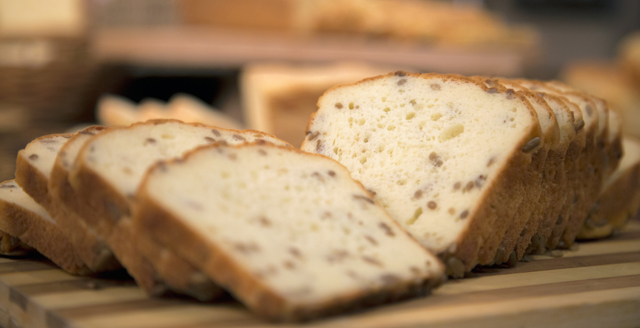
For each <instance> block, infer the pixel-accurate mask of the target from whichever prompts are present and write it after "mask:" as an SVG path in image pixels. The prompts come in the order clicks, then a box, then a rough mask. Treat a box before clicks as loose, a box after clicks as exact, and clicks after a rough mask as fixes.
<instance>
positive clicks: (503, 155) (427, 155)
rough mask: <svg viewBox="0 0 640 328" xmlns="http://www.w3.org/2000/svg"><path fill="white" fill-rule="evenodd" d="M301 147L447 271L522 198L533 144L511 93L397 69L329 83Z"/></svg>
mask: <svg viewBox="0 0 640 328" xmlns="http://www.w3.org/2000/svg"><path fill="white" fill-rule="evenodd" d="M318 105H319V110H318V112H317V113H316V114H315V115H314V116H313V118H312V120H311V122H310V123H309V127H308V130H309V131H308V132H307V137H306V140H305V142H304V144H303V146H302V150H305V151H311V152H316V153H320V154H323V155H326V156H329V157H331V158H333V159H336V160H338V161H339V162H340V163H342V164H343V165H345V166H346V167H347V168H348V169H349V170H350V171H351V172H352V174H353V176H354V178H355V179H357V180H359V181H361V182H362V183H363V184H364V186H365V187H366V188H367V189H368V190H370V192H371V193H372V194H374V196H375V198H376V200H378V201H379V202H380V203H381V204H382V206H383V207H385V209H387V211H389V213H390V214H391V216H392V217H393V218H394V219H395V220H396V221H397V222H398V223H400V225H401V226H402V227H403V228H405V229H406V230H407V231H408V232H409V233H411V234H412V235H413V236H414V237H415V238H416V239H417V240H418V241H419V242H420V243H421V244H422V245H423V246H425V247H427V248H428V249H430V250H432V251H434V252H436V253H438V254H439V256H440V257H441V258H443V259H444V260H445V264H447V266H448V273H449V274H451V275H454V276H462V275H463V274H464V272H465V271H468V270H471V269H472V268H473V267H474V266H475V265H476V264H477V255H478V252H479V250H480V248H481V247H482V246H483V245H484V244H487V245H493V244H495V245H498V244H499V242H500V238H501V237H502V236H503V235H504V232H505V231H506V228H507V227H506V225H504V224H503V225H497V224H496V223H497V222H498V223H499V222H501V221H499V220H500V218H512V217H514V215H515V213H516V211H517V207H518V206H519V204H520V203H521V201H522V199H523V198H524V195H523V193H524V184H523V180H522V177H521V175H522V173H523V172H524V171H525V170H526V168H527V166H528V165H529V163H530V162H531V155H532V153H534V152H535V151H536V150H537V149H538V148H539V147H540V146H542V144H543V140H542V138H543V135H542V132H541V130H540V124H539V123H538V118H537V115H536V113H535V110H534V109H533V108H532V107H531V105H530V104H529V102H528V101H527V100H526V99H525V98H524V97H523V96H522V95H520V94H519V93H517V92H499V90H497V89H496V88H488V87H487V86H485V85H484V84H483V83H478V82H476V81H474V80H472V79H469V78H465V77H462V76H458V75H438V74H422V75H418V74H408V73H404V72H397V73H394V74H389V75H385V76H381V77H376V78H371V79H366V80H363V81H361V82H358V83H356V84H352V85H346V86H340V87H336V88H333V89H331V90H329V91H328V92H327V93H325V95H324V96H322V98H320V100H319V101H318Z"/></svg>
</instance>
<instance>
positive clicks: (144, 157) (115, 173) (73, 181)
mask: <svg viewBox="0 0 640 328" xmlns="http://www.w3.org/2000/svg"><path fill="white" fill-rule="evenodd" d="M252 141H262V142H271V143H275V144H279V145H287V144H286V143H285V142H283V141H281V140H279V139H276V138H275V137H272V136H270V135H267V134H264V133H261V132H257V131H251V130H245V131H236V130H227V129H220V128H215V127H211V126H206V125H202V124H187V123H182V122H180V121H174V120H157V121H149V122H147V123H140V124H134V125H132V126H131V127H128V128H121V129H113V130H109V131H106V132H104V133H101V134H99V135H96V136H95V137H93V138H91V139H89V140H88V141H87V142H86V143H85V144H84V145H83V146H82V149H81V150H80V151H79V153H78V154H77V156H76V158H75V160H74V162H73V164H71V165H70V167H69V175H68V180H69V182H70V186H71V188H70V189H72V190H73V195H74V196H73V199H74V200H73V201H69V203H71V206H73V207H74V208H75V209H76V211H78V212H79V213H83V214H84V215H83V218H84V219H85V220H87V223H88V224H89V225H90V226H92V227H94V228H95V229H96V231H97V232H98V233H99V234H100V235H101V236H103V238H105V240H106V241H107V243H108V244H109V245H110V246H111V248H112V249H113V251H114V253H115V254H116V256H117V257H118V259H120V260H121V261H122V262H123V265H124V266H125V267H126V268H130V267H134V266H137V265H139V263H140V261H143V262H146V261H145V258H146V260H148V264H149V265H150V266H151V267H152V268H153V275H151V276H150V275H149V274H148V273H141V274H139V275H138V277H136V276H135V274H133V275H134V277H135V278H136V280H142V281H150V279H151V278H152V277H153V276H155V275H157V276H158V277H159V278H160V279H161V280H162V281H163V282H164V283H166V284H167V285H168V286H169V287H170V288H171V289H173V290H177V291H180V292H182V293H186V294H188V295H191V296H194V297H196V298H198V299H210V298H213V297H215V296H218V295H219V294H220V292H221V290H220V289H219V288H217V287H215V286H214V285H213V284H212V283H211V282H210V279H204V278H203V275H202V274H201V273H200V272H199V271H198V270H196V269H195V268H193V269H188V270H187V271H189V272H191V273H190V274H188V275H175V274H174V273H175V272H174V271H173V270H171V266H176V267H178V265H175V263H178V262H182V263H184V261H183V260H181V259H180V258H179V257H176V256H175V255H172V253H171V252H165V251H164V250H163V249H162V245H158V249H157V250H156V252H159V253H161V254H164V255H166V256H160V257H158V256H157V255H156V254H153V253H150V252H148V251H149V250H152V248H149V247H143V246H144V245H148V244H149V243H156V242H155V241H153V240H144V241H138V239H140V238H148V237H147V236H145V232H144V231H140V232H136V231H135V230H134V229H133V227H132V226H131V222H130V219H129V216H130V206H131V201H132V200H133V199H134V197H133V196H134V195H135V192H136V190H137V188H138V185H139V184H140V181H141V180H142V177H143V176H144V173H145V172H146V170H147V169H148V168H149V167H150V166H151V165H153V164H154V163H155V162H156V161H158V160H163V159H171V158H174V157H178V156H181V155H182V154H184V153H185V152H187V151H189V150H191V149H193V148H195V147H198V146H201V145H206V144H210V143H214V142H222V143H229V144H241V143H245V142H252ZM71 198H72V197H66V198H65V199H71ZM124 236H131V238H126V237H124ZM138 236H139V237H138ZM136 243H139V245H137V246H136ZM156 244H157V243H156ZM138 247H139V248H138ZM145 250H146V251H147V252H145ZM142 252H145V253H146V254H144V255H145V256H142V255H143V253H142ZM172 263H173V264H172ZM187 267H189V268H192V266H190V265H188V263H184V264H183V265H182V267H181V270H184V269H185V268H187ZM162 270H169V271H165V272H163V271H162ZM172 277H178V278H180V279H178V280H174V279H173V278H172Z"/></svg>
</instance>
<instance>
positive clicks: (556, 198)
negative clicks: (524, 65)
mask: <svg viewBox="0 0 640 328" xmlns="http://www.w3.org/2000/svg"><path fill="white" fill-rule="evenodd" d="M499 81H500V83H502V84H503V85H505V86H507V87H509V88H513V89H514V90H517V91H523V92H529V89H527V88H525V87H523V86H522V85H521V84H519V83H517V82H515V81H512V80H506V79H499ZM536 95H537V96H538V97H540V98H541V100H542V101H544V102H545V103H546V105H547V106H548V107H549V108H550V109H551V110H552V111H553V113H554V117H555V118H556V121H557V123H558V127H559V133H560V135H559V139H558V141H557V142H556V143H555V144H553V145H551V146H550V147H549V149H548V151H547V154H546V159H545V162H544V165H543V167H542V180H541V182H542V186H541V189H542V193H541V195H540V198H539V200H538V203H537V204H536V207H535V208H534V210H535V214H534V215H532V216H531V218H530V219H529V220H528V221H527V223H526V226H525V227H524V230H521V232H520V236H519V237H518V239H517V240H516V244H515V247H514V248H513V251H512V248H511V246H510V245H509V247H508V248H505V249H504V250H502V249H500V250H499V251H498V252H496V258H495V263H504V262H507V261H508V263H510V264H514V262H515V261H517V260H520V259H521V258H522V256H523V255H524V254H525V252H526V251H527V248H529V247H533V248H535V249H536V250H537V249H539V248H540V243H541V241H542V240H546V239H545V237H544V236H546V235H547V234H548V235H550V234H551V224H552V222H553V223H555V220H556V219H555V218H557V216H558V215H559V214H560V211H561V209H562V205H563V204H564V202H565V194H566V192H565V191H566V189H567V188H568V185H567V181H566V175H565V171H564V159H565V156H566V153H567V149H568V147H569V144H570V143H571V142H572V141H573V140H574V139H575V135H576V131H575V125H574V124H575V122H574V116H573V113H572V112H571V111H570V110H569V108H568V107H567V106H566V105H565V103H563V101H562V99H559V98H557V97H555V96H551V95H548V94H544V93H537V94H536ZM539 117H540V115H539ZM525 213H526V212H525ZM551 220H553V221H551ZM545 226H546V227H548V228H545ZM514 252H515V253H514ZM514 254H515V256H514Z"/></svg>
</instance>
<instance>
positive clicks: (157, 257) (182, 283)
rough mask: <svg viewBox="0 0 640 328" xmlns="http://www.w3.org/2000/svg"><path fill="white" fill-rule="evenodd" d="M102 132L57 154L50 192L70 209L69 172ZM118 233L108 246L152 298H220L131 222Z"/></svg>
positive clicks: (77, 137)
mask: <svg viewBox="0 0 640 328" xmlns="http://www.w3.org/2000/svg"><path fill="white" fill-rule="evenodd" d="M100 132H102V131H84V133H78V134H76V135H75V136H73V137H72V138H71V139H70V140H69V141H68V142H67V144H65V146H64V147H63V148H62V149H61V150H60V152H59V154H58V157H57V159H56V163H55V165H54V168H53V172H52V174H51V175H52V179H51V180H52V187H51V189H52V191H53V192H54V194H56V195H57V196H58V197H59V199H60V202H61V203H64V204H67V206H69V207H72V208H77V207H78V204H77V201H78V198H77V197H76V192H75V190H74V189H73V188H72V187H71V185H70V184H69V181H68V176H69V170H70V169H71V168H72V166H73V163H74V160H75V158H76V157H77V155H78V153H79V152H80V150H81V148H82V147H83V146H84V144H85V143H86V142H87V141H89V140H90V139H91V138H92V137H93V136H94V135H95V134H97V133H100ZM74 213H75V212H74ZM78 219H79V220H80V221H82V223H83V224H86V222H87V220H85V219H83V218H78ZM92 227H93V226H92ZM115 230H116V232H114V233H113V234H112V235H110V236H109V237H110V239H109V240H107V242H108V243H109V244H110V245H113V246H112V247H113V248H115V249H114V252H116V255H118V256H119V257H120V259H121V260H122V261H123V262H125V263H124V264H125V266H126V269H127V271H128V272H129V274H130V275H131V276H133V277H134V278H135V279H136V281H137V282H138V284H139V285H140V287H142V289H144V290H145V291H146V292H148V293H149V294H152V295H162V294H165V293H168V292H175V293H178V294H185V295H189V296H192V297H194V298H196V299H199V300H201V301H208V300H212V299H215V298H217V297H218V296H220V295H221V293H222V290H220V288H218V287H217V286H216V285H215V284H213V282H212V281H211V280H210V279H207V278H205V277H204V276H203V274H202V273H201V272H199V270H197V269H196V268H195V267H194V266H192V265H190V264H189V263H187V262H186V261H184V260H182V259H181V258H179V257H177V256H176V255H175V254H173V253H172V252H170V251H167V250H166V249H165V248H164V247H163V246H162V245H160V244H158V243H157V242H154V241H153V240H149V237H148V235H146V234H137V233H136V232H135V231H134V230H133V229H132V227H131V225H130V224H129V221H128V220H123V221H121V222H119V223H118V224H117V225H116V226H115ZM132 241H134V242H133V243H134V244H135V245H137V244H138V243H142V244H144V245H150V247H147V248H144V249H143V250H141V251H140V252H138V251H132V250H131V249H129V248H131V247H132ZM123 256H124V257H123Z"/></svg>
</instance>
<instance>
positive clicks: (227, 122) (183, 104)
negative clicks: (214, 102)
mask: <svg viewBox="0 0 640 328" xmlns="http://www.w3.org/2000/svg"><path fill="white" fill-rule="evenodd" d="M167 106H168V107H169V111H170V112H171V113H172V117H170V118H173V119H176V120H180V121H183V122H187V123H202V124H207V125H213V126H218V127H221V128H225V129H233V130H242V129H243V128H244V127H243V125H242V124H241V123H240V122H238V121H237V120H235V119H233V118H232V117H231V116H229V115H227V114H224V113H223V112H221V111H219V110H216V109H214V108H212V107H211V106H209V105H207V104H205V103H204V102H203V101H202V100H200V99H199V98H196V97H194V96H191V95H188V94H184V93H179V94H176V95H174V96H173V97H171V99H170V100H169V104H168V105H167Z"/></svg>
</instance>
